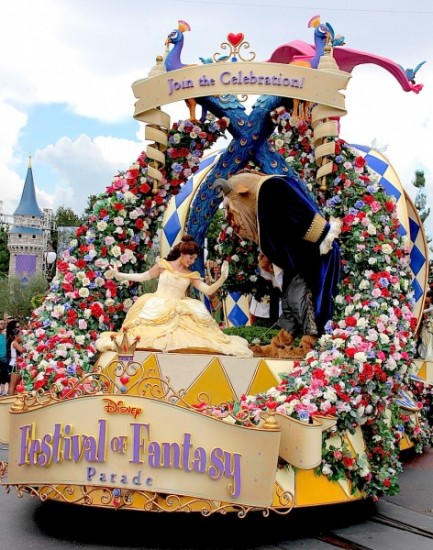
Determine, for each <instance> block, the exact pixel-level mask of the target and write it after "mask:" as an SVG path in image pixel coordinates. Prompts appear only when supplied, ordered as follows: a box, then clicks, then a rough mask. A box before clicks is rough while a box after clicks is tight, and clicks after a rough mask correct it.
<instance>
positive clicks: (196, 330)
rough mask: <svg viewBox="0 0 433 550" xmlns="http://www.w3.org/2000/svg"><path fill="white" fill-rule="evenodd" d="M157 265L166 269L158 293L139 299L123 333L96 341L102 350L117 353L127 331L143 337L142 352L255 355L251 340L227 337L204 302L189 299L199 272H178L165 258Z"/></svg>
mask: <svg viewBox="0 0 433 550" xmlns="http://www.w3.org/2000/svg"><path fill="white" fill-rule="evenodd" d="M156 265H157V266H158V267H159V268H160V269H162V271H161V272H160V275H159V281H158V288H157V290H156V292H154V293H151V294H143V295H142V296H140V298H138V300H137V301H136V302H135V304H134V305H133V306H132V307H131V308H130V310H129V311H128V313H127V315H126V317H125V320H124V322H123V325H122V329H121V331H120V332H118V333H114V332H104V333H102V334H101V335H100V337H99V338H98V340H97V341H96V348H97V349H98V350H99V351H107V350H113V351H114V350H115V349H116V346H115V343H114V341H113V340H114V339H115V340H116V341H117V342H118V343H120V340H121V339H122V337H123V334H124V333H125V332H126V333H127V335H128V338H129V340H130V341H132V340H133V339H135V338H136V337H138V338H139V341H138V344H137V348H138V349H152V350H158V351H163V352H174V351H179V350H182V351H185V350H186V351H190V352H202V353H216V354H222V355H235V356H239V357H252V356H253V352H252V351H251V350H250V349H249V347H248V342H247V340H245V339H244V338H241V337H239V336H229V335H227V334H224V332H222V331H221V330H220V328H219V326H218V324H217V323H216V321H215V319H214V318H213V317H212V315H211V314H210V313H209V311H208V310H207V309H206V306H205V305H204V303H203V302H201V301H200V300H198V299H195V298H189V297H187V296H186V291H187V290H188V287H189V286H190V284H192V281H193V280H197V279H200V273H199V272H198V271H188V272H187V273H184V272H180V271H176V270H175V269H174V268H173V266H172V264H171V263H170V262H168V261H167V260H163V259H161V260H159V262H158V263H157V264H156ZM199 284H202V285H203V286H206V285H204V283H199ZM194 286H197V285H194Z"/></svg>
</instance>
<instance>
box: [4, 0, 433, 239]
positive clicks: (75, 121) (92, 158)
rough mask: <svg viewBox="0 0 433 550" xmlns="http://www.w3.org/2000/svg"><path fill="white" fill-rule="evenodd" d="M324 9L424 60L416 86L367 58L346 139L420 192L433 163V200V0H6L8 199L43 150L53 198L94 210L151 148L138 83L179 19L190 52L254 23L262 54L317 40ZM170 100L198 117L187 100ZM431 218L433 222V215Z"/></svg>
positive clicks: (36, 169) (41, 166)
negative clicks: (418, 183)
mask: <svg viewBox="0 0 433 550" xmlns="http://www.w3.org/2000/svg"><path fill="white" fill-rule="evenodd" d="M316 14H319V15H320V17H321V20H322V21H329V22H330V23H331V24H332V26H333V28H334V30H335V32H336V33H337V34H343V35H344V36H345V37H346V45H347V47H350V48H353V49H357V50H362V51H366V52H369V53H374V54H377V55H380V56H383V57H387V58H389V59H392V60H393V61H396V62H397V63H399V64H401V65H403V66H404V67H415V66H416V65H417V64H418V63H419V62H420V61H423V60H425V61H426V63H425V64H424V66H423V67H422V69H421V70H420V72H419V75H417V82H421V83H423V84H424V89H423V90H422V91H421V93H419V94H413V93H407V92H403V91H402V89H401V88H400V87H399V85H398V84H397V82H396V81H395V80H394V79H393V78H392V77H391V76H390V75H389V74H388V73H386V72H385V71H383V70H381V69H380V68H378V67H375V66H373V65H363V66H360V67H358V68H356V69H355V70H354V71H353V73H352V79H351V81H350V83H349V86H348V89H347V90H346V92H345V95H346V106H347V110H348V114H347V115H346V117H344V118H342V120H341V137H342V138H343V139H345V140H346V141H348V142H349V143H358V144H362V145H371V144H372V143H373V141H376V143H377V144H378V146H379V147H380V148H381V149H383V150H384V151H385V154H386V156H387V157H388V158H389V160H390V162H391V164H392V165H393V166H394V168H395V169H396V171H397V173H398V174H399V176H400V179H401V181H402V183H403V185H404V186H405V187H406V189H407V190H408V192H409V194H410V195H411V196H412V198H414V197H415V193H416V189H415V188H414V187H413V186H412V185H411V181H412V180H413V178H414V173H415V170H417V169H419V170H424V172H425V176H426V180H427V186H426V189H427V193H428V198H429V201H430V204H432V205H433V166H432V164H433V155H432V153H431V146H432V145H431V144H432V143H433V128H432V124H433V101H432V99H431V98H432V89H433V40H432V38H431V36H432V28H433V3H432V2H431V1H430V0H418V1H417V2H412V3H409V2H407V1H403V0H392V1H391V0H382V1H381V2H377V1H376V0H364V1H363V2H362V4H359V3H354V2H347V0H335V1H332V0H327V1H326V2H325V1H323V0H307V1H303V2H300V0H293V1H290V0H272V1H271V2H270V3H269V2H267V1H265V0H219V1H211V0H202V1H193V0H190V1H188V0H161V1H160V2H151V1H147V0H122V1H120V0H104V1H102V0H14V1H13V2H12V1H11V0H0V16H1V17H0V51H1V52H2V53H1V56H0V124H1V131H0V201H2V212H3V213H4V214H13V212H14V210H15V209H16V207H17V205H18V202H19V199H20V196H21V192H22V188H23V184H24V179H25V176H26V171H27V164H28V157H29V155H30V154H31V155H32V167H33V175H34V180H35V184H36V191H37V197H38V202H39V206H40V207H41V208H52V209H53V210H56V209H57V208H58V207H59V206H67V207H71V208H73V209H74V210H75V211H76V212H77V213H78V214H81V213H82V211H83V209H84V208H85V206H86V204H87V197H88V196H89V195H90V194H98V193H100V192H102V191H104V190H105V188H106V187H107V186H108V185H109V184H110V182H111V179H112V177H113V176H114V175H115V174H116V173H117V172H118V171H119V170H125V169H126V168H127V167H128V166H129V165H130V164H131V163H132V162H134V160H135V159H136V158H137V156H138V155H139V153H140V152H141V151H142V150H143V149H145V146H146V144H145V143H144V129H143V128H142V127H141V126H140V124H139V123H138V122H137V121H135V120H134V119H133V111H134V101H135V98H134V96H133V93H132V88H131V86H132V83H133V82H134V81H136V80H139V79H142V78H145V77H146V76H147V75H148V73H149V71H150V69H151V67H152V66H153V65H154V63H155V58H156V56H157V55H162V54H163V53H164V42H165V39H166V37H167V35H168V34H169V32H170V31H171V30H173V29H175V28H177V21H178V20H179V19H183V20H186V21H187V22H188V23H189V24H190V26H191V32H189V33H188V34H187V35H186V37H185V45H184V49H183V52H182V61H183V62H184V63H188V62H190V63H199V57H209V56H211V55H212V54H213V53H215V52H217V51H219V52H221V47H220V46H221V43H222V42H224V41H225V39H226V36H227V34H228V33H230V32H233V33H237V32H242V33H244V34H245V38H246V39H247V40H248V42H249V43H250V46H251V47H250V49H251V51H254V52H255V53H256V60H257V61H261V60H265V59H268V58H269V57H270V55H271V53H272V52H273V51H274V50H275V49H276V48H277V47H279V46H280V45H282V44H284V43H286V42H290V41H292V40H296V39H299V40H303V41H305V42H308V43H312V42H313V34H312V30H311V29H309V28H308V27H307V23H308V20H309V19H310V18H311V17H312V16H314V15H316ZM165 110H166V111H168V112H170V113H171V115H172V121H173V120H177V119H179V118H185V117H186V116H187V111H186V109H185V107H184V106H183V104H182V105H175V106H170V108H166V109H165ZM427 227H428V229H429V230H430V231H431V233H433V213H432V214H430V216H429V218H428V221H427Z"/></svg>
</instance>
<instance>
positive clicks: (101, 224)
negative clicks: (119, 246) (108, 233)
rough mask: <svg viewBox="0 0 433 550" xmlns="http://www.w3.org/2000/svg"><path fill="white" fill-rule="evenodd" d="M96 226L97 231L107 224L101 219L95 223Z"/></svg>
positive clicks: (102, 229) (104, 228)
mask: <svg viewBox="0 0 433 550" xmlns="http://www.w3.org/2000/svg"><path fill="white" fill-rule="evenodd" d="M96 227H97V229H98V231H105V230H106V229H107V227H108V224H107V222H104V220H101V221H99V222H98V223H97V224H96Z"/></svg>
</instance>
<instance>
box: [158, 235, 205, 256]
mask: <svg viewBox="0 0 433 550" xmlns="http://www.w3.org/2000/svg"><path fill="white" fill-rule="evenodd" d="M200 253H201V250H200V247H199V245H198V244H197V243H196V242H195V241H194V238H193V237H191V235H184V236H183V237H182V240H181V241H180V242H179V243H178V244H177V245H176V246H174V247H173V248H172V249H171V250H170V252H169V253H168V254H167V257H166V260H168V261H169V262H172V261H173V260H177V259H178V258H179V257H180V255H181V254H189V255H191V256H193V255H194V254H196V255H197V256H199V255H200Z"/></svg>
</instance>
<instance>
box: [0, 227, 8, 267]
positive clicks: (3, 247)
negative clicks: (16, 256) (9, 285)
mask: <svg viewBox="0 0 433 550" xmlns="http://www.w3.org/2000/svg"><path fill="white" fill-rule="evenodd" d="M8 232H9V226H8V225H3V224H2V225H0V276H1V275H7V274H8V273H9V256H10V255H9V250H8Z"/></svg>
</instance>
